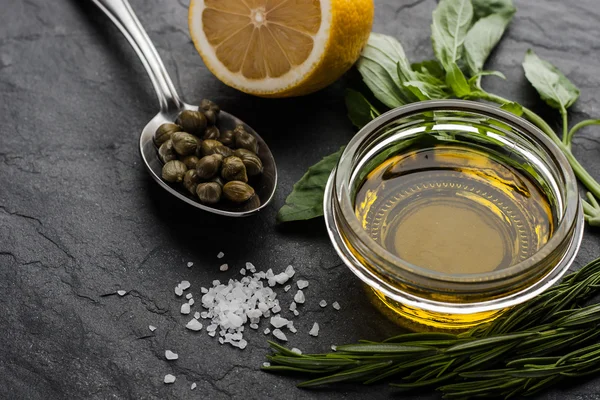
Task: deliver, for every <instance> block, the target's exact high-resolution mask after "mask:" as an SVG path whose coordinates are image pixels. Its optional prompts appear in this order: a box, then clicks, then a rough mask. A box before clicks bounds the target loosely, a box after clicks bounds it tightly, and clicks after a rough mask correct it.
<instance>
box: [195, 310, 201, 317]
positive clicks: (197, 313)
mask: <svg viewBox="0 0 600 400" xmlns="http://www.w3.org/2000/svg"><path fill="white" fill-rule="evenodd" d="M194 318H196V319H200V311H196V312H195V313H194Z"/></svg>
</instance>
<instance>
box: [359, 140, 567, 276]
mask: <svg viewBox="0 0 600 400" xmlns="http://www.w3.org/2000/svg"><path fill="white" fill-rule="evenodd" d="M512 161H513V162H511V158H510V153H507V154H504V155H503V154H497V155H491V154H490V153H488V152H483V151H481V150H479V149H478V148H477V147H475V146H468V145H464V144H453V143H449V144H436V145H429V146H426V147H422V148H415V149H411V150H410V151H404V152H403V153H402V154H400V155H396V156H392V157H390V158H388V159H387V160H385V161H384V162H383V163H381V164H380V165H378V166H377V167H375V168H374V169H373V170H372V171H371V172H370V173H369V174H368V175H367V177H366V178H365V179H364V180H363V182H362V183H361V185H360V186H359V188H358V190H357V194H356V197H355V212H356V216H357V217H358V219H359V221H360V222H361V225H362V227H363V229H364V230H365V231H366V232H367V233H368V234H369V236H370V237H371V238H372V239H374V240H375V241H376V242H377V243H378V244H379V245H380V246H382V247H383V248H385V249H386V250H387V251H388V252H390V253H391V254H393V255H395V256H397V257H399V258H401V259H402V260H404V261H405V262H408V263H410V264H412V265H414V266H417V267H420V268H424V269H427V270H430V271H435V272H437V273H442V274H449V275H463V274H479V273H487V272H491V271H497V270H500V269H504V268H508V267H510V266H512V265H515V264H517V263H519V262H521V261H524V260H526V259H527V258H529V257H531V256H532V255H533V254H535V253H536V252H537V251H538V250H539V249H540V248H541V247H542V246H543V245H544V244H545V243H546V242H547V241H548V239H549V238H550V237H551V235H552V232H553V227H554V225H555V223H556V222H555V221H554V218H553V213H552V207H551V204H550V202H549V200H548V197H547V196H546V194H545V192H544V190H543V189H542V187H540V185H539V184H538V183H537V181H536V180H535V179H534V178H533V177H532V176H531V175H529V173H528V172H527V171H528V168H527V166H521V165H519V163H518V162H514V160H512Z"/></svg>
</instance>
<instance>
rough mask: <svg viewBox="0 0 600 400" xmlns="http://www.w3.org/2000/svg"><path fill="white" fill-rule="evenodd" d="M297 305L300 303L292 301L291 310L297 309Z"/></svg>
mask: <svg viewBox="0 0 600 400" xmlns="http://www.w3.org/2000/svg"><path fill="white" fill-rule="evenodd" d="M297 307H298V305H297V304H296V303H295V302H293V301H292V304H290V311H294V310H296V308H297Z"/></svg>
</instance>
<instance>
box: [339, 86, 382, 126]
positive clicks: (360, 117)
mask: <svg viewBox="0 0 600 400" xmlns="http://www.w3.org/2000/svg"><path fill="white" fill-rule="evenodd" d="M346 108H347V109H348V118H350V121H352V123H353V124H354V125H356V127H357V128H359V129H360V128H362V127H363V126H365V125H366V124H368V123H369V122H371V121H372V120H373V119H375V118H377V117H378V116H379V114H380V113H379V111H377V109H376V108H375V107H373V105H372V104H371V103H369V100H367V98H366V97H365V96H363V94H362V93H360V92H357V91H356V90H352V89H348V90H346Z"/></svg>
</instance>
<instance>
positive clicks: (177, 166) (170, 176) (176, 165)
mask: <svg viewBox="0 0 600 400" xmlns="http://www.w3.org/2000/svg"><path fill="white" fill-rule="evenodd" d="M186 171H187V167H186V166H185V164H184V163H182V162H181V161H179V160H173V161H169V162H168V163H166V164H165V165H163V168H162V178H163V179H164V180H165V181H167V182H181V181H182V180H183V176H184V175H185V173H186Z"/></svg>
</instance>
